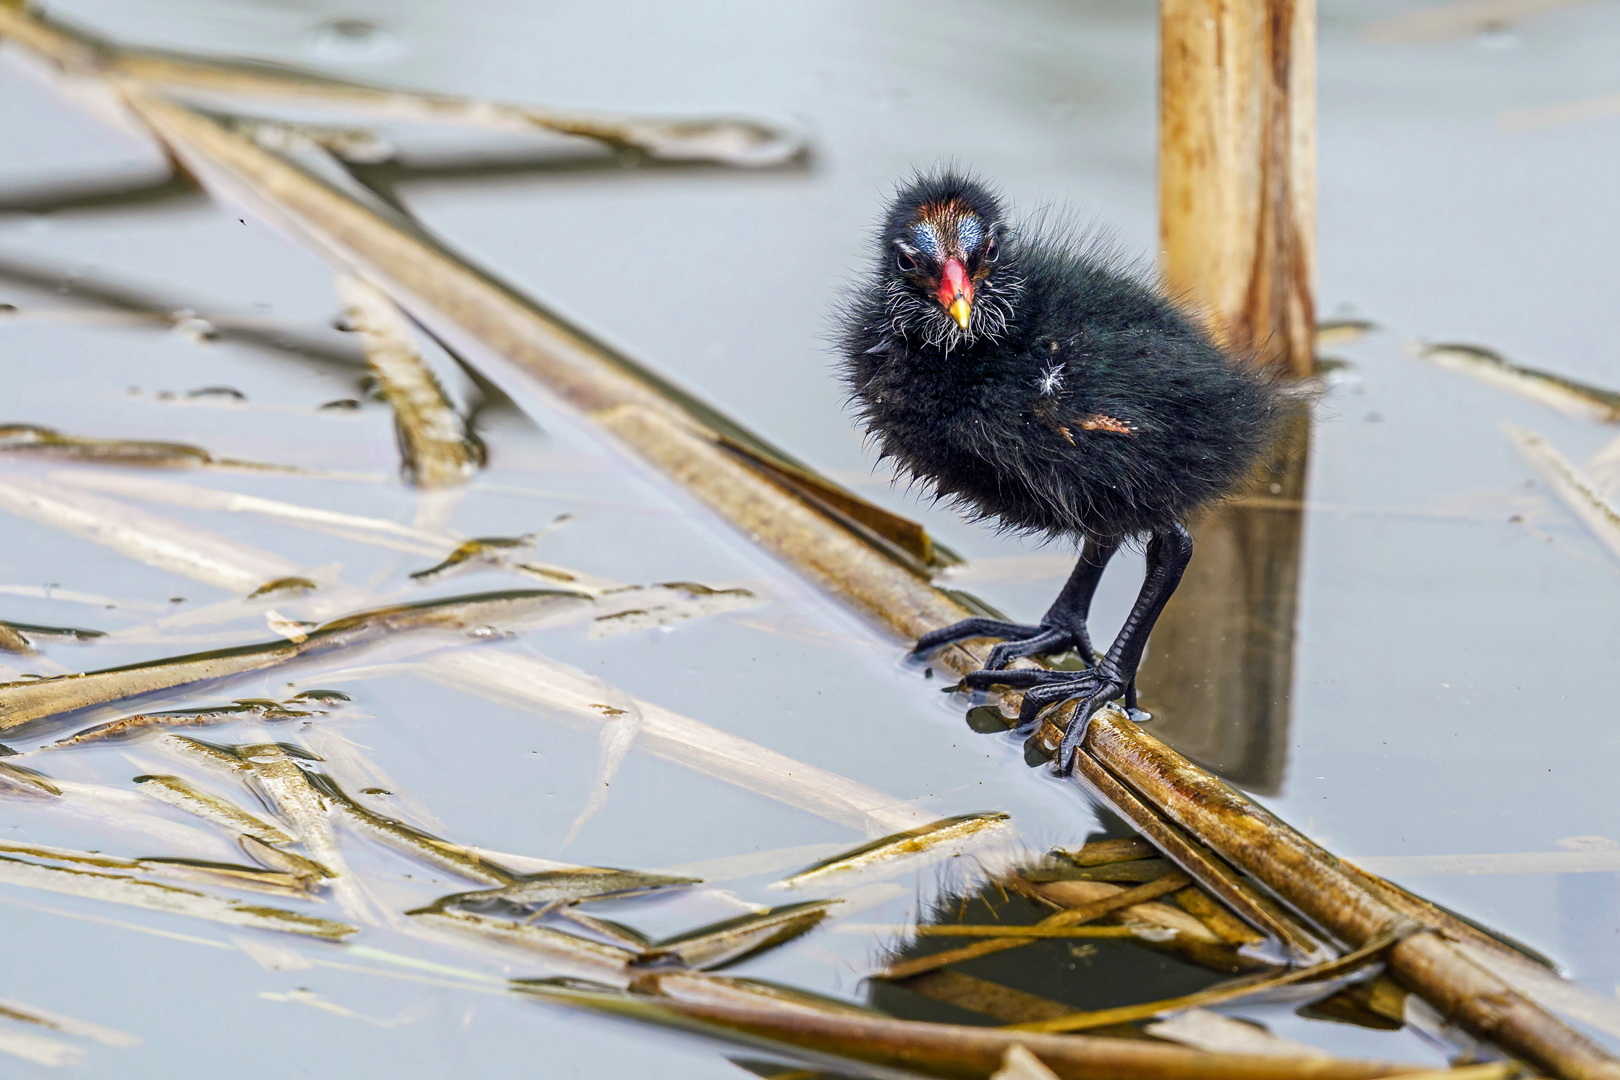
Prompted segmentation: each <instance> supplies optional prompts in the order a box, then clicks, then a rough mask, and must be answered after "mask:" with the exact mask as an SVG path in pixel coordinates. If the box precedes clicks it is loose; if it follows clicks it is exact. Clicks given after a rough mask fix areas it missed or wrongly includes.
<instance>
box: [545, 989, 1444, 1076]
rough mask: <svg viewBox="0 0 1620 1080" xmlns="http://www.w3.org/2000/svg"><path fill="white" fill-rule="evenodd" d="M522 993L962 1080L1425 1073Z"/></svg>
mask: <svg viewBox="0 0 1620 1080" xmlns="http://www.w3.org/2000/svg"><path fill="white" fill-rule="evenodd" d="M517 988H518V989H520V990H523V991H525V992H528V993H533V994H535V995H536V996H539V997H542V998H545V999H547V1000H551V1001H556V1002H559V1003H562V1004H572V1005H577V1006H580V1007H584V1008H589V1009H594V1010H600V1011H604V1012H610V1013H616V1014H620V1015H625V1016H630V1017H634V1018H636V1019H641V1020H652V1021H655V1022H662V1023H666V1024H673V1025H676V1026H682V1027H689V1026H696V1027H697V1028H698V1029H699V1030H701V1031H705V1032H707V1033H711V1034H715V1035H719V1036H721V1037H727V1036H730V1037H733V1038H735V1037H737V1036H743V1037H745V1038H750V1039H753V1040H764V1041H766V1042H767V1043H774V1044H777V1045H785V1046H792V1047H797V1048H799V1049H801V1050H804V1051H808V1052H810V1053H812V1054H833V1055H837V1056H838V1057H841V1058H845V1059H854V1060H856V1061H866V1062H870V1063H872V1064H875V1065H879V1066H887V1067H890V1068H896V1069H902V1070H908V1071H909V1072H911V1073H921V1074H924V1075H928V1076H941V1077H958V1078H962V1080H987V1078H989V1077H991V1076H992V1075H993V1074H994V1073H995V1072H996V1070H997V1069H998V1068H999V1067H1000V1065H1001V1062H1002V1059H1003V1058H1004V1057H1005V1056H1006V1053H1007V1051H1008V1050H1010V1049H1011V1048H1012V1047H1014V1046H1023V1047H1024V1048H1025V1049H1027V1050H1029V1051H1030V1052H1031V1053H1033V1054H1034V1055H1035V1056H1036V1057H1037V1058H1039V1059H1040V1060H1041V1062H1042V1063H1043V1064H1044V1065H1045V1066H1046V1067H1047V1068H1048V1069H1050V1070H1052V1073H1053V1074H1054V1075H1055V1076H1057V1077H1059V1078H1061V1080H1105V1078H1106V1080H1352V1078H1361V1077H1378V1076H1400V1075H1401V1074H1403V1073H1411V1072H1416V1071H1418V1068H1419V1067H1418V1066H1413V1065H1397V1064H1393V1063H1390V1062H1379V1061H1356V1060H1351V1059H1342V1058H1330V1057H1323V1056H1319V1055H1303V1054H1301V1055H1296V1056H1284V1055H1271V1054H1229V1053H1216V1052H1211V1051H1205V1050H1192V1049H1188V1048H1186V1047H1181V1046H1167V1045H1165V1044H1163V1043H1154V1042H1148V1041H1139V1040H1135V1039H1116V1038H1099V1037H1095V1036H1086V1035H1046V1034H1041V1033H1037V1032H1025V1031H1011V1030H1007V1029H1005V1028H976V1027H960V1026H957V1025H955V1024H930V1023H922V1022H919V1021H914V1020H893V1019H890V1018H888V1017H868V1016H856V1015H850V1014H847V1013H834V1012H812V1011H810V1010H794V1011H790V1010H787V1009H780V1008H762V1007H760V1006H758V1005H742V1004H735V1005H734V1004H729V1003H721V1002H719V1001H705V1002H701V1003H699V1002H696V1001H677V1000H672V999H668V998H664V999H657V998H647V997H641V998H637V997H634V996H629V997H627V996H624V995H615V994H598V993H590V992H586V991H574V990H569V989H565V988H562V987H548V986H542V985H534V984H529V985H523V984H519V985H518V987H517Z"/></svg>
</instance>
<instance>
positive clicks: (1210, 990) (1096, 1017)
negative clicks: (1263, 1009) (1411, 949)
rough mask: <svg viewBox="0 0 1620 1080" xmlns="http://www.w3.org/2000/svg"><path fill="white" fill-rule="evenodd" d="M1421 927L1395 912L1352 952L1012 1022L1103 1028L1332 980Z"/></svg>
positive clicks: (1052, 1028) (1044, 1027)
mask: <svg viewBox="0 0 1620 1080" xmlns="http://www.w3.org/2000/svg"><path fill="white" fill-rule="evenodd" d="M1421 929H1422V926H1421V925H1420V924H1419V923H1417V922H1414V921H1413V920H1411V919H1407V918H1404V917H1402V916H1397V917H1396V918H1395V919H1394V920H1393V921H1392V922H1391V923H1390V924H1389V925H1388V926H1386V927H1385V928H1384V929H1383V930H1380V931H1379V932H1378V933H1377V934H1374V935H1373V936H1372V938H1371V939H1370V940H1368V942H1367V943H1366V944H1365V945H1363V946H1361V947H1360V948H1358V949H1356V950H1354V951H1353V952H1348V953H1345V954H1344V955H1343V956H1339V957H1335V958H1333V959H1332V960H1326V961H1323V962H1322V963H1320V964H1316V965H1313V966H1311V967H1306V968H1294V969H1293V970H1292V971H1285V972H1283V973H1281V974H1277V975H1265V976H1262V977H1260V978H1256V979H1235V980H1233V981H1231V982H1226V983H1218V984H1216V985H1215V986H1211V987H1207V988H1205V989H1203V990H1197V991H1194V992H1193V993H1191V994H1183V995H1181V996H1179V997H1173V998H1167V999H1165V1000H1162V1001H1149V1002H1144V1003H1142V1004H1140V1005H1120V1006H1117V1007H1115V1008H1111V1009H1095V1010H1092V1011H1089V1012H1072V1013H1068V1014H1066V1015H1063V1016H1056V1017H1052V1018H1050V1019H1041V1020H1032V1021H1028V1022H1025V1023H1021V1024H1018V1025H1016V1028H1017V1030H1019V1031H1046V1032H1053V1033H1056V1032H1066V1031H1088V1030H1091V1029H1093V1028H1099V1027H1106V1026H1108V1025H1110V1024H1129V1023H1134V1022H1135V1021H1137V1020H1146V1019H1148V1018H1150V1017H1154V1016H1158V1015H1160V1014H1161V1013H1170V1012H1180V1011H1182V1010H1183V1009H1195V1008H1202V1007H1204V1006H1206V1005H1216V1004H1219V1003H1221V1002H1225V1001H1235V1000H1237V999H1239V998H1245V997H1249V996H1251V995H1253V994H1260V993H1264V992H1266V991H1269V990H1274V989H1277V988H1278V987H1282V986H1293V985H1294V984H1296V983H1308V982H1317V981H1320V980H1323V979H1332V978H1336V977H1338V976H1340V975H1348V974H1351V973H1352V972H1354V971H1355V970H1356V969H1358V968H1361V967H1365V966H1367V965H1369V964H1372V963H1376V962H1377V960H1378V958H1379V955H1380V954H1381V953H1383V952H1384V950H1386V949H1388V948H1390V947H1391V946H1393V945H1395V944H1396V943H1397V942H1399V941H1403V940H1405V939H1406V938H1408V937H1410V936H1411V935H1412V934H1413V933H1416V932H1418V931H1420V930H1421Z"/></svg>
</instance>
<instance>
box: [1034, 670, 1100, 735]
mask: <svg viewBox="0 0 1620 1080" xmlns="http://www.w3.org/2000/svg"><path fill="white" fill-rule="evenodd" d="M1046 674H1048V675H1057V676H1060V677H1059V678H1056V679H1047V680H1045V681H1043V682H1041V683H1040V684H1038V685H1036V686H1032V687H1031V688H1030V689H1028V690H1025V691H1024V701H1023V704H1022V705H1020V706H1019V707H1018V722H1019V724H1021V725H1027V724H1034V723H1035V720H1036V718H1037V717H1038V716H1040V714H1041V711H1042V710H1044V709H1045V708H1046V707H1047V706H1049V705H1056V704H1057V703H1058V702H1060V701H1068V700H1069V699H1071V698H1089V697H1091V696H1092V695H1094V694H1096V693H1097V680H1096V679H1095V678H1094V677H1093V676H1092V673H1091V672H1090V671H1083V672H1073V671H1049V672H1047V673H1046Z"/></svg>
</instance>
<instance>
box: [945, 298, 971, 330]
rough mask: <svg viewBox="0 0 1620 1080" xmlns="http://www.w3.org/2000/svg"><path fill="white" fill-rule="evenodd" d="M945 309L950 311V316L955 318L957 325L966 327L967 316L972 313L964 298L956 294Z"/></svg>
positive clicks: (964, 328)
mask: <svg viewBox="0 0 1620 1080" xmlns="http://www.w3.org/2000/svg"><path fill="white" fill-rule="evenodd" d="M945 310H946V311H947V312H949V313H950V316H951V318H953V319H955V320H956V325H957V326H960V327H961V328H962V329H963V330H966V329H967V328H968V317H969V316H970V315H972V314H973V309H972V308H971V307H969V306H968V302H967V301H966V300H964V299H962V298H961V297H960V296H958V297H957V298H956V299H955V300H952V301H951V306H950V307H948V308H946V309H945Z"/></svg>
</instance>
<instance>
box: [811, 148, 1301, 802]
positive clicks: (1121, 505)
mask: <svg viewBox="0 0 1620 1080" xmlns="http://www.w3.org/2000/svg"><path fill="white" fill-rule="evenodd" d="M877 254H878V263H877V267H876V270H875V273H873V274H872V276H871V277H870V278H869V279H868V280H866V281H865V282H864V283H863V284H862V285H860V286H859V287H858V288H857V290H856V292H855V294H854V296H853V298H852V301H851V303H850V305H849V308H848V310H847V312H846V313H845V315H844V324H843V327H842V346H843V352H844V356H845V365H844V374H845V378H846V379H847V381H848V383H849V386H850V389H851V391H852V395H851V397H852V400H853V402H854V403H855V404H856V405H857V406H858V409H859V413H860V419H861V420H862V422H863V423H864V425H865V427H866V429H867V431H868V432H869V433H870V434H871V435H872V436H873V437H874V439H875V440H876V442H877V444H878V447H879V449H880V450H881V452H882V455H883V456H884V457H887V458H893V459H894V460H895V462H896V463H897V464H898V467H899V470H900V471H901V473H902V474H903V475H907V476H910V477H912V478H915V479H917V480H920V481H922V482H923V483H924V484H926V485H927V486H929V487H931V488H932V489H933V492H934V494H935V495H936V496H937V497H940V498H945V499H948V500H951V501H953V502H955V503H956V504H958V505H959V506H960V507H961V508H963V509H964V510H965V511H966V512H968V513H969V514H970V515H972V516H973V517H974V518H983V519H990V520H993V521H995V522H997V523H998V524H999V525H1000V526H1001V527H1003V528H1007V529H1011V530H1015V531H1019V532H1025V533H1031V534H1036V535H1044V536H1047V537H1052V538H1062V539H1068V540H1073V541H1078V542H1079V543H1080V545H1081V550H1080V558H1079V562H1078V563H1077V564H1076V566H1075V569H1074V572H1073V574H1072V575H1071V576H1070V577H1069V580H1068V583H1067V584H1066V585H1064V587H1063V591H1062V592H1061V593H1059V594H1058V598H1057V601H1056V602H1055V603H1054V604H1053V605H1052V608H1051V610H1049V611H1048V612H1047V613H1046V614H1045V616H1043V617H1042V619H1041V621H1040V624H1039V625H1037V626H1026V625H1021V624H1018V623H1006V622H1001V621H999V620H995V619H966V620H964V621H962V622H959V623H957V624H955V625H954V626H950V627H946V628H945V629H942V630H937V631H935V632H933V633H930V634H927V635H925V636H924V637H923V638H922V639H921V640H920V641H918V642H917V645H916V651H917V652H918V653H926V652H929V651H932V650H934V649H938V648H940V647H942V646H944V645H947V644H950V643H953V642H957V641H962V640H965V639H968V638H974V637H996V638H1001V639H1003V640H1002V642H1001V643H1000V644H998V645H996V647H995V648H994V649H993V650H992V651H991V653H990V657H989V661H988V665H987V667H986V668H985V669H984V670H982V671H977V672H973V673H972V674H970V675H968V676H967V679H966V682H967V683H968V685H970V686H974V687H981V688H982V687H989V686H994V685H1003V686H1013V687H1021V688H1025V691H1026V692H1025V694H1024V702H1023V708H1022V711H1021V714H1020V727H1021V728H1023V729H1027V728H1028V727H1029V726H1030V725H1032V724H1033V723H1034V722H1035V720H1036V717H1037V715H1038V714H1039V713H1040V712H1041V710H1043V709H1044V708H1046V707H1047V706H1049V705H1052V704H1055V703H1057V702H1061V701H1067V700H1069V699H1071V698H1077V699H1079V700H1080V703H1081V704H1080V708H1079V709H1078V710H1077V711H1076V712H1075V714H1074V719H1073V720H1072V721H1071V722H1070V725H1069V728H1068V731H1067V732H1066V733H1065V735H1064V739H1063V745H1062V747H1061V749H1060V751H1059V754H1058V767H1059V769H1060V771H1063V772H1067V771H1068V769H1069V767H1070V766H1071V764H1072V755H1073V753H1074V750H1075V748H1076V747H1078V746H1079V744H1080V740H1081V739H1082V738H1083V737H1084V735H1085V730H1086V727H1087V725H1088V723H1089V722H1090V719H1091V716H1092V715H1093V714H1094V713H1095V712H1096V711H1097V710H1098V709H1100V708H1102V707H1103V705H1105V704H1106V703H1107V702H1109V701H1111V700H1113V699H1115V698H1116V697H1119V696H1121V695H1124V697H1125V703H1126V706H1127V707H1129V708H1134V707H1135V698H1136V687H1135V679H1136V669H1137V666H1138V664H1139V663H1140V662H1141V659H1142V650H1143V647H1144V646H1145V645H1146V643H1147V636H1148V632H1149V630H1151V629H1152V627H1153V623H1154V620H1156V619H1157V618H1158V616H1159V613H1160V612H1161V611H1162V610H1163V609H1164V605H1165V602H1166V601H1168V600H1169V599H1170V595H1171V593H1173V592H1174V591H1175V589H1176V586H1177V584H1178V583H1179V582H1180V580H1181V575H1182V572H1183V570H1185V569H1186V566H1187V562H1188V560H1189V558H1191V556H1192V538H1191V537H1190V536H1189V535H1188V533H1187V529H1186V527H1185V525H1184V522H1185V521H1186V520H1187V518H1188V516H1189V515H1190V514H1192V513H1193V512H1195V511H1196V510H1198V509H1199V508H1200V507H1202V506H1205V505H1207V504H1209V503H1210V502H1212V501H1214V500H1216V499H1219V498H1220V497H1221V496H1222V495H1224V494H1226V493H1228V492H1229V491H1231V489H1232V488H1233V487H1234V486H1235V485H1237V484H1238V483H1239V482H1240V481H1242V480H1243V479H1244V478H1245V476H1247V474H1248V473H1249V470H1250V469H1251V468H1252V466H1253V464H1254V462H1255V459H1256V457H1257V456H1258V455H1259V454H1260V452H1261V451H1262V450H1263V449H1264V448H1265V447H1266V445H1267V443H1268V442H1269V441H1270V439H1271V437H1272V434H1273V432H1274V430H1275V428H1276V425H1277V420H1278V416H1279V412H1280V398H1279V395H1278V393H1277V391H1276V390H1275V389H1274V388H1273V386H1272V385H1271V383H1270V382H1269V381H1268V380H1267V379H1266V378H1265V377H1264V376H1263V375H1261V374H1259V373H1258V372H1256V371H1254V370H1252V369H1250V368H1249V367H1247V366H1245V365H1243V364H1241V363H1239V362H1238V361H1237V360H1236V359H1235V358H1233V357H1231V356H1229V355H1227V354H1226V353H1225V352H1224V351H1223V350H1222V349H1221V348H1220V347H1219V346H1218V345H1216V344H1215V343H1214V342H1213V341H1211V340H1210V338H1209V337H1208V335H1207V334H1205V332H1204V331H1203V330H1201V329H1200V328H1199V327H1198V326H1196V325H1195V324H1194V323H1193V322H1192V321H1191V320H1190V319H1189V318H1188V317H1187V316H1185V315H1184V314H1182V313H1181V312H1180V311H1179V310H1177V308H1176V307H1175V305H1174V304H1172V303H1171V302H1170V301H1169V300H1168V299H1167V298H1166V297H1165V296H1164V295H1163V293H1162V292H1160V291H1159V290H1158V289H1157V288H1156V287H1155V286H1154V285H1152V284H1149V283H1148V282H1147V281H1146V280H1144V278H1143V277H1141V276H1139V275H1138V274H1136V273H1133V272H1131V271H1130V270H1128V269H1125V268H1123V267H1122V266H1121V265H1120V263H1119V260H1118V259H1117V258H1114V257H1111V256H1110V255H1109V254H1108V253H1107V252H1105V251H1103V250H1102V249H1101V248H1100V246H1099V245H1098V244H1097V243H1096V242H1095V241H1091V240H1087V239H1086V238H1084V237H1061V236H1040V235H1033V234H1030V235H1024V234H1021V233H1019V232H1018V231H1016V230H1014V229H1013V228H1012V227H1011V226H1010V225H1009V224H1008V223H1007V221H1006V220H1005V219H1004V217H1003V214H1002V208H1001V204H1000V201H999V200H998V199H997V198H996V196H995V195H994V194H992V193H991V192H990V191H989V190H987V189H986V187H985V186H984V185H983V184H981V183H979V182H977V181H976V180H973V179H970V178H967V177H963V176H960V175H956V174H954V173H950V172H945V173H939V174H936V175H931V176H924V177H921V178H918V179H916V180H915V181H913V182H911V183H910V184H908V185H907V186H906V187H904V188H903V189H902V190H901V191H900V192H899V193H898V195H897V196H896V198H895V200H894V203H893V205H892V206H891V207H890V209H889V212H888V215H887V218H886V220H885V221H884V224H883V228H882V232H881V235H880V236H879V242H878V253H877ZM1132 540H1142V541H1145V544H1146V556H1147V577H1146V579H1145V581H1144V582H1143V584H1142V591H1141V593H1140V595H1139V596H1138V597H1137V600H1136V603H1135V606H1134V607H1133V608H1132V609H1131V613H1130V615H1129V616H1128V617H1127V619H1126V620H1125V625H1124V627H1123V628H1122V629H1121V630H1120V633H1119V636H1118V637H1117V638H1116V639H1115V640H1114V643H1113V645H1112V646H1111V647H1110V648H1109V650H1108V652H1107V654H1106V655H1104V656H1102V657H1100V658H1098V657H1097V656H1096V654H1095V653H1094V652H1093V650H1092V645H1091V639H1090V634H1089V632H1088V630H1087V627H1086V619H1087V616H1088V614H1089V611H1090V607H1091V599H1092V595H1093V594H1094V593H1095V591H1096V589H1097V583H1098V581H1099V579H1100V578H1101V577H1102V574H1103V570H1104V569H1105V568H1106V566H1107V565H1108V560H1109V559H1110V558H1111V557H1112V556H1113V555H1114V553H1115V552H1116V551H1117V550H1118V549H1119V547H1120V546H1121V544H1123V543H1126V542H1128V541H1132ZM1066 649H1073V650H1075V651H1076V652H1078V653H1079V655H1080V656H1081V658H1082V659H1083V660H1085V662H1086V663H1087V664H1088V665H1091V666H1089V667H1088V668H1087V669H1086V670H1085V671H1081V672H1073V671H1045V670H1018V671H1002V670H998V669H1001V668H1004V667H1005V666H1006V665H1007V664H1008V663H1009V662H1011V661H1012V660H1014V659H1015V658H1017V657H1024V656H1033V655H1036V654H1041V653H1057V652H1061V651H1063V650H1066ZM1094 660H1095V663H1093V661H1094Z"/></svg>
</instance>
